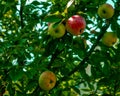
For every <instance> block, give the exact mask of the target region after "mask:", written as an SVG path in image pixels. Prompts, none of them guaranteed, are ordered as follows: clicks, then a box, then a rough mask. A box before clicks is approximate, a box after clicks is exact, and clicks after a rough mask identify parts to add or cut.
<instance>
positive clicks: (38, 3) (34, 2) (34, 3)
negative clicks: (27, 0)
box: [31, 1, 40, 6]
mask: <svg viewBox="0 0 120 96" xmlns="http://www.w3.org/2000/svg"><path fill="white" fill-rule="evenodd" d="M31 4H33V5H35V6H36V5H40V2H38V1H33V2H32V3H31Z"/></svg>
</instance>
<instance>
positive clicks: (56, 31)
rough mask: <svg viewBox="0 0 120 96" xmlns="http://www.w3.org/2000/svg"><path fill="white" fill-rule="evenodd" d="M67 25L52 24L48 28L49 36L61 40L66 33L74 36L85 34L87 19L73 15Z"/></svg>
mask: <svg viewBox="0 0 120 96" xmlns="http://www.w3.org/2000/svg"><path fill="white" fill-rule="evenodd" d="M65 23H66V24H63V23H59V24H58V25H57V26H54V24H55V23H51V24H49V26H48V34H49V35H51V36H52V37H54V38H61V37H62V36H64V34H65V32H66V31H67V32H69V33H71V34H72V35H76V36H77V35H80V34H82V33H83V32H84V29H85V27H86V21H85V19H84V18H83V17H82V16H80V15H73V16H71V17H70V18H68V20H66V22H65Z"/></svg>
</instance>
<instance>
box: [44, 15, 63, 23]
mask: <svg viewBox="0 0 120 96" xmlns="http://www.w3.org/2000/svg"><path fill="white" fill-rule="evenodd" d="M61 20H62V18H60V17H58V16H56V15H50V16H47V17H46V18H45V21H46V22H60V21H61Z"/></svg>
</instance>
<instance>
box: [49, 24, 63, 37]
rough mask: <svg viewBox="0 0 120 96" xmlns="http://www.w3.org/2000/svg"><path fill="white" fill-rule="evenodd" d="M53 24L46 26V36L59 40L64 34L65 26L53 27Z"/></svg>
mask: <svg viewBox="0 0 120 96" xmlns="http://www.w3.org/2000/svg"><path fill="white" fill-rule="evenodd" d="M54 24H55V23H50V24H49V26H48V34H49V35H50V36H52V37H53V38H61V37H63V36H64V34H65V26H64V25H63V24H62V23H60V24H58V25H56V26H54Z"/></svg>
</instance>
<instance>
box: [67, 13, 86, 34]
mask: <svg viewBox="0 0 120 96" xmlns="http://www.w3.org/2000/svg"><path fill="white" fill-rule="evenodd" d="M85 27H86V21H85V19H84V18H83V17H82V16H79V15H73V16H72V17H70V18H69V19H68V20H67V22H66V30H67V31H68V32H70V33H71V34H73V35H80V34H82V33H83V31H84V29H85Z"/></svg>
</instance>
